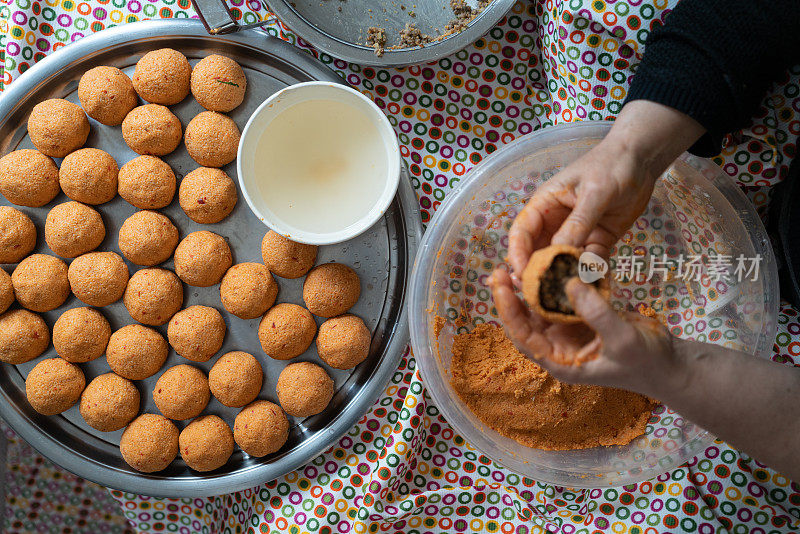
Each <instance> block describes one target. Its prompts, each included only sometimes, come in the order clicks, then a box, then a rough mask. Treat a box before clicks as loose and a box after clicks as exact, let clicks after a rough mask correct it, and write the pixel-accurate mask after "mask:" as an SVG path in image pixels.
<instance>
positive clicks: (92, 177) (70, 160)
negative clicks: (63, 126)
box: [58, 148, 119, 204]
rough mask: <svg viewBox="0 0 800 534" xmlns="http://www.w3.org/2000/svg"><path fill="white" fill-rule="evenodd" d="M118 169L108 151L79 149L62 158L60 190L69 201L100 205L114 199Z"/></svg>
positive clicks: (59, 177) (59, 176)
mask: <svg viewBox="0 0 800 534" xmlns="http://www.w3.org/2000/svg"><path fill="white" fill-rule="evenodd" d="M118 174H119V167H118V166H117V162H116V161H114V158H112V157H111V155H110V154H109V153H108V152H104V151H102V150H100V149H97V148H82V149H80V150H76V151H75V152H73V153H72V154H70V155H68V156H67V157H66V158H64V161H62V162H61V171H60V172H59V174H58V179H59V182H60V183H61V189H62V190H63V191H64V194H65V195H67V196H68V197H69V198H71V199H72V200H77V201H78V202H83V203H84V204H103V203H104V202H108V201H109V200H111V199H112V198H114V197H115V196H117V175H118Z"/></svg>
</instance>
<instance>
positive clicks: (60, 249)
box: [44, 200, 106, 258]
mask: <svg viewBox="0 0 800 534" xmlns="http://www.w3.org/2000/svg"><path fill="white" fill-rule="evenodd" d="M105 238H106V225H105V224H103V218H102V217H101V216H100V214H99V213H97V210H95V209H94V208H90V207H89V206H87V205H86V204H81V203H80V202H75V201H74V200H70V201H69V202H64V203H63V204H59V205H57V206H54V207H53V209H51V210H50V213H48V214H47V220H46V221H45V223H44V240H45V241H46V242H47V246H48V247H50V250H52V251H53V252H55V253H56V254H58V255H59V256H63V257H65V258H75V257H78V256H80V255H81V254H85V253H87V252H91V251H92V250H94V249H96V248H97V247H99V246H100V243H102V242H103V239H105Z"/></svg>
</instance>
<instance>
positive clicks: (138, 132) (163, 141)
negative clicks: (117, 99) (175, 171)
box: [122, 104, 183, 156]
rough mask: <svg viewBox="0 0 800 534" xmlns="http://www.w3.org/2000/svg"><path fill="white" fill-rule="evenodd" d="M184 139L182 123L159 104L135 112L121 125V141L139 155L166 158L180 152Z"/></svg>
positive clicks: (145, 106)
mask: <svg viewBox="0 0 800 534" xmlns="http://www.w3.org/2000/svg"><path fill="white" fill-rule="evenodd" d="M182 136H183V127H182V126H181V121H180V120H179V119H178V117H176V116H175V114H174V113H172V112H171V111H170V110H169V109H168V108H166V107H164V106H161V105H159V104H145V105H144V106H139V107H138V108H133V111H131V112H130V113H128V116H127V117H125V120H124V121H122V137H123V138H124V139H125V142H126V143H127V144H128V146H129V147H130V149H131V150H133V151H134V152H136V153H137V154H142V155H150V156H165V155H167V154H169V153H170V152H172V151H173V150H175V149H176V148H178V145H179V144H181V137H182Z"/></svg>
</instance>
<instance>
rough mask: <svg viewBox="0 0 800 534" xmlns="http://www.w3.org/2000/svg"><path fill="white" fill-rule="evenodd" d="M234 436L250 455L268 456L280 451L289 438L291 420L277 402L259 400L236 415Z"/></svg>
mask: <svg viewBox="0 0 800 534" xmlns="http://www.w3.org/2000/svg"><path fill="white" fill-rule="evenodd" d="M233 438H234V439H235V440H236V443H237V444H238V445H239V447H241V449H242V450H243V451H244V452H246V453H247V454H249V455H250V456H254V457H261V456H266V455H267V454H271V453H273V452H277V451H279V450H280V448H281V447H283V445H284V443H286V440H287V439H289V420H288V419H286V414H285V413H283V410H281V407H280V406H278V405H277V404H273V403H271V402H269V401H265V400H257V401H255V402H254V403H252V404H250V405H248V406H245V408H244V409H243V410H242V411H241V412H239V414H238V415H237V416H236V420H235V421H234V423H233Z"/></svg>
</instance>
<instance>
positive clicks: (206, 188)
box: [178, 167, 238, 224]
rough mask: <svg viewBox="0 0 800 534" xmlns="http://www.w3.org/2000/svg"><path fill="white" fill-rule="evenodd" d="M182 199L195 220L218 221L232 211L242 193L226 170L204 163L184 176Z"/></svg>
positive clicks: (200, 221)
mask: <svg viewBox="0 0 800 534" xmlns="http://www.w3.org/2000/svg"><path fill="white" fill-rule="evenodd" d="M178 199H179V201H180V204H181V208H183V211H185V212H186V215H188V216H189V218H190V219H191V220H193V221H194V222H196V223H200V224H214V223H218V222H220V221H221V220H222V219H224V218H225V217H227V216H228V215H230V213H231V212H232V211H233V208H234V207H235V206H236V201H237V200H238V196H237V195H236V184H234V183H233V180H231V178H230V177H229V176H228V175H227V174H225V172H224V171H222V170H220V169H211V168H209V167H200V168H199V169H195V170H193V171H192V172H190V173H189V174H187V175H186V176H185V177H184V178H183V180H181V185H180V188H179V189H178Z"/></svg>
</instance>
